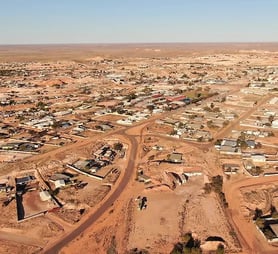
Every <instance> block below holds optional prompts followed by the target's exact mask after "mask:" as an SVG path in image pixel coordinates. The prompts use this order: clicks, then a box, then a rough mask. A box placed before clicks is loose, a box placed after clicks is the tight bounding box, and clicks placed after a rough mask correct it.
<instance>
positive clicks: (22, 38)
mask: <svg viewBox="0 0 278 254" xmlns="http://www.w3.org/2000/svg"><path fill="white" fill-rule="evenodd" d="M263 41H267V42H270V41H275V42H278V0H1V6H0V44H29V43H115V42H116V43H120V42H263Z"/></svg>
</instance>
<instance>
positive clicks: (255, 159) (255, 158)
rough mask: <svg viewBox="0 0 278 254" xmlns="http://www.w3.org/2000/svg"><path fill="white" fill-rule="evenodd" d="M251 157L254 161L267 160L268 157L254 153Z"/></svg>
mask: <svg viewBox="0 0 278 254" xmlns="http://www.w3.org/2000/svg"><path fill="white" fill-rule="evenodd" d="M251 159H252V161H253V162H266V157H265V155H264V154H252V155H251Z"/></svg>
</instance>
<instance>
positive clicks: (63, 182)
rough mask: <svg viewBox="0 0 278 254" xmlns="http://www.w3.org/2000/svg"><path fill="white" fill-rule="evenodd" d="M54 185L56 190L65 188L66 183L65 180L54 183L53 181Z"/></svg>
mask: <svg viewBox="0 0 278 254" xmlns="http://www.w3.org/2000/svg"><path fill="white" fill-rule="evenodd" d="M54 185H55V188H56V189H57V188H61V187H64V186H66V182H65V180H56V181H54Z"/></svg>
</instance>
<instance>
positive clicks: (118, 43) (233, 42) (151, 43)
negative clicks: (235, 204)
mask: <svg viewBox="0 0 278 254" xmlns="http://www.w3.org/2000/svg"><path fill="white" fill-rule="evenodd" d="M275 43H278V41H221V42H220V41H207V42H205V41H202V42H194V41H192V42H50V43H10V44H9V43H3V44H1V43H0V47H3V46H59V45H104V46H106V45H157V44H162V45H163V44H164V45H165V44H275Z"/></svg>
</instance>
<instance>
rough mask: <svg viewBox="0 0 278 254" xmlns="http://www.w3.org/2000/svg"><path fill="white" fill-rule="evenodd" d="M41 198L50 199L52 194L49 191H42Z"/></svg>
mask: <svg viewBox="0 0 278 254" xmlns="http://www.w3.org/2000/svg"><path fill="white" fill-rule="evenodd" d="M40 198H41V200H42V201H48V200H50V199H51V195H50V194H49V192H48V191H41V192H40Z"/></svg>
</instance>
